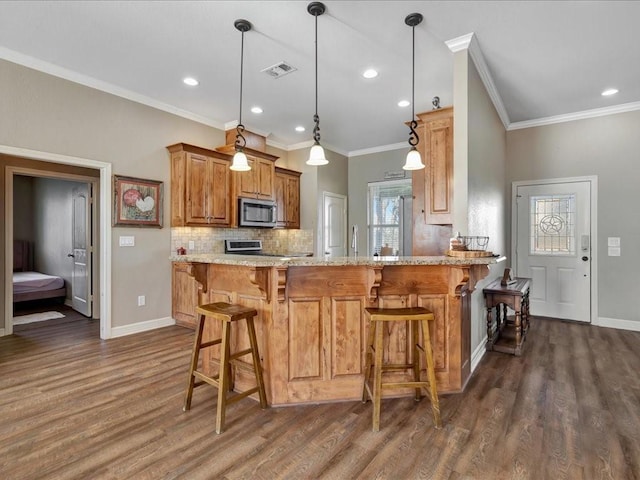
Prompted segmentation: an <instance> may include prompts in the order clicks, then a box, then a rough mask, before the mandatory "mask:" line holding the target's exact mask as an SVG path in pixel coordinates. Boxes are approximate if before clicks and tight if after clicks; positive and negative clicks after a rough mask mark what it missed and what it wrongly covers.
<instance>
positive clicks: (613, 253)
mask: <svg viewBox="0 0 640 480" xmlns="http://www.w3.org/2000/svg"><path fill="white" fill-rule="evenodd" d="M609 256H610V257H619V256H620V247H609Z"/></svg>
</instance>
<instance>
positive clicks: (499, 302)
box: [483, 278, 531, 356]
mask: <svg viewBox="0 0 640 480" xmlns="http://www.w3.org/2000/svg"><path fill="white" fill-rule="evenodd" d="M500 282H501V279H500V278H498V279H496V280H494V281H493V282H491V283H490V284H489V285H487V286H486V287H485V288H484V289H483V293H484V300H485V305H486V307H487V350H495V351H497V352H504V353H511V354H513V355H516V356H520V355H522V345H523V343H524V340H525V338H526V336H527V332H528V331H529V289H530V288H531V279H530V278H516V279H515V282H514V283H511V284H509V285H501V283H500ZM501 306H502V311H501V308H500V307H501ZM507 307H509V308H511V309H512V310H513V311H514V317H513V319H510V318H508V317H507ZM494 310H495V313H496V314H495V322H494V315H493V312H494Z"/></svg>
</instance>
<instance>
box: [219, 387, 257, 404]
mask: <svg viewBox="0 0 640 480" xmlns="http://www.w3.org/2000/svg"><path fill="white" fill-rule="evenodd" d="M258 391H259V388H258V387H254V388H250V389H249V390H245V391H244V392H238V393H236V394H234V395H232V396H230V397H227V403H233V402H237V401H238V400H242V399H243V398H244V397H248V396H249V395H252V394H254V393H257V392H258Z"/></svg>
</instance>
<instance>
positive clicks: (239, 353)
mask: <svg viewBox="0 0 640 480" xmlns="http://www.w3.org/2000/svg"><path fill="white" fill-rule="evenodd" d="M251 352H253V350H251V349H250V348H247V349H245V350H240V351H239V352H236V353H233V354H231V355H229V360H235V359H236V358H239V357H244V356H245V355H247V354H248V353H251Z"/></svg>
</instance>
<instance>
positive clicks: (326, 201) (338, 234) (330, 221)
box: [322, 192, 347, 257]
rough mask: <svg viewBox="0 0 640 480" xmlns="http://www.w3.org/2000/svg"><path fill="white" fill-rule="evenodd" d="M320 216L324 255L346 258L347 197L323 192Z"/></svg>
mask: <svg viewBox="0 0 640 480" xmlns="http://www.w3.org/2000/svg"><path fill="white" fill-rule="evenodd" d="M322 199H323V215H322V246H323V248H324V251H323V253H324V255H328V256H330V257H346V256H347V197H345V196H344V195H338V194H337V193H329V192H324V193H323V194H322Z"/></svg>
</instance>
